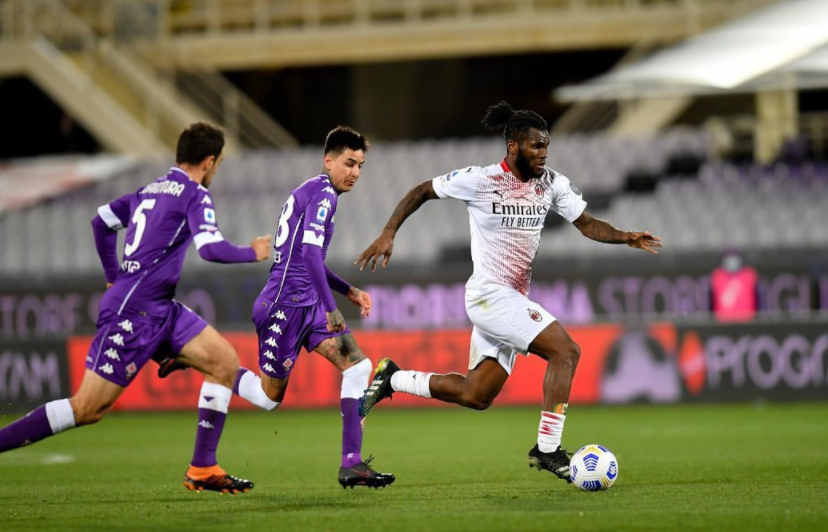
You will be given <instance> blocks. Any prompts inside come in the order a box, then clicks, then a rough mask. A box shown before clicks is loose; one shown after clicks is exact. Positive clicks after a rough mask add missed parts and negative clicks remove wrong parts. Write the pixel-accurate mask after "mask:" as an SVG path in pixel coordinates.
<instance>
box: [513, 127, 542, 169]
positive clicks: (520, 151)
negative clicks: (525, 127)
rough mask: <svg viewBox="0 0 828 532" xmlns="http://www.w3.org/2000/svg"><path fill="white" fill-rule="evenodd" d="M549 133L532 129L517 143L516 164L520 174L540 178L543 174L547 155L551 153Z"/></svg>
mask: <svg viewBox="0 0 828 532" xmlns="http://www.w3.org/2000/svg"><path fill="white" fill-rule="evenodd" d="M548 150H549V135H547V134H546V131H541V130H539V129H535V128H532V129H530V130H529V131H528V132H527V133H526V134H525V135H524V136H523V138H522V139H520V142H519V143H517V153H516V156H515V166H517V169H518V171H519V172H520V175H522V176H524V177H528V178H538V177H541V176H542V175H543V168H544V166H546V156H547V155H548V154H549V151H548Z"/></svg>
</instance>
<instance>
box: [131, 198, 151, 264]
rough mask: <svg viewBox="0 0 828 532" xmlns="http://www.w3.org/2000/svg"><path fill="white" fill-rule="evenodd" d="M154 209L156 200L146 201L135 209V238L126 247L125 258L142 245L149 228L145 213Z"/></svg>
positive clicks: (133, 219)
mask: <svg viewBox="0 0 828 532" xmlns="http://www.w3.org/2000/svg"><path fill="white" fill-rule="evenodd" d="M153 207H155V200H154V199H145V200H144V201H142V202H141V204H140V205H138V208H137V209H135V213H134V214H133V215H132V223H134V224H135V238H133V239H132V243H128V244H126V245H125V246H124V255H125V256H127V257H129V256H130V255H132V254H133V253H135V250H136V249H138V244H140V243H141V238H143V236H144V229H146V228H147V216H146V215H145V214H144V211H149V210H151V209H152V208H153Z"/></svg>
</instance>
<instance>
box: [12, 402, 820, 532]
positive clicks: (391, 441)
mask: <svg viewBox="0 0 828 532" xmlns="http://www.w3.org/2000/svg"><path fill="white" fill-rule="evenodd" d="M538 415H539V414H538V410H537V409H536V408H502V407H501V408H498V407H493V408H492V409H490V410H489V411H486V412H473V411H467V410H463V409H460V408H451V407H450V408H445V409H432V410H395V409H383V408H382V406H380V407H379V408H377V409H376V410H375V411H374V413H373V414H372V415H371V416H370V417H369V418H368V424H367V427H366V434H365V443H364V450H365V451H367V453H373V454H375V455H376V456H377V458H376V461H375V462H374V464H375V466H376V467H377V469H379V470H381V471H390V472H393V473H395V474H396V475H397V482H396V483H395V484H394V485H393V486H391V487H389V488H386V489H384V490H368V489H364V488H356V489H354V490H343V489H342V488H340V487H339V485H338V484H337V482H336V474H337V469H338V466H339V440H340V418H339V413H338V412H337V411H332V410H324V411H299V410H285V411H277V412H263V413H247V412H245V413H241V412H236V413H231V417H230V418H229V419H228V424H227V426H226V428H225V432H224V439H223V441H222V444H221V448H220V449H219V459H220V461H221V463H222V465H223V466H224V467H225V468H226V469H227V470H228V471H229V472H231V473H233V474H235V475H238V476H242V477H246V478H250V479H251V480H253V481H254V482H255V483H256V488H255V489H254V490H253V491H251V492H250V493H248V494H245V495H238V496H230V495H219V494H216V493H191V492H188V491H186V490H185V489H184V488H183V486H182V484H181V480H182V478H183V474H184V471H185V468H186V466H187V462H188V460H189V457H190V452H191V446H192V438H193V434H194V427H195V414H194V413H176V414H131V415H127V414H115V415H112V416H111V417H109V418H108V419H106V420H104V421H103V422H102V423H101V424H99V425H97V426H94V427H87V428H83V429H80V430H74V431H71V432H69V433H66V434H62V435H60V436H58V437H56V438H52V439H50V440H47V441H44V442H41V443H39V444H37V445H35V446H32V447H29V448H26V449H20V450H17V451H13V452H10V453H6V454H3V455H0V530H2V531H3V532H7V531H8V532H10V531H16V530H25V531H32V530H49V531H56V530H78V531H84V532H89V531H97V530H100V531H108V530H115V529H117V530H192V531H201V530H221V531H236V530H277V531H288V530H300V531H317V530H330V531H339V530H348V531H360V532H362V531H370V530H383V531H388V532H400V531H452V532H454V531H467V530H468V531H475V532H479V531H489V530H515V531H533V530H537V531H544V532H548V531H551V530H561V531H563V530H567V531H570V530H652V531H664V530H683V531H686V530H699V531H712V530H745V531H757V530H773V531H788V530H826V529H828V524H826V523H828V423H827V422H826V420H827V419H828V403H824V404H819V403H809V404H770V405H750V404H738V405H704V406H629V407H577V406H575V407H573V408H571V409H570V411H569V415H568V417H567V424H566V432H565V438H564V443H565V445H566V446H567V447H569V449H570V450H571V451H574V450H575V449H577V448H578V447H579V446H580V445H582V444H586V443H601V444H604V445H606V446H607V447H609V448H610V449H611V450H612V451H613V452H615V454H616V456H617V457H618V461H619V478H618V481H617V482H616V483H615V485H614V486H613V487H612V488H611V489H610V490H609V491H606V492H598V493H587V492H581V491H579V490H577V489H575V488H574V487H572V486H570V485H566V484H565V483H564V482H562V481H560V480H557V479H555V478H554V477H553V476H552V475H551V474H549V473H546V472H540V471H537V470H535V469H530V468H529V467H528V465H527V462H526V452H527V451H528V450H529V448H530V447H531V446H532V445H533V444H534V440H535V436H536V430H537V424H538ZM11 420H12V418H11V417H1V418H0V424H3V425H5V424H6V423H8V422H9V421H11ZM367 453H366V454H367Z"/></svg>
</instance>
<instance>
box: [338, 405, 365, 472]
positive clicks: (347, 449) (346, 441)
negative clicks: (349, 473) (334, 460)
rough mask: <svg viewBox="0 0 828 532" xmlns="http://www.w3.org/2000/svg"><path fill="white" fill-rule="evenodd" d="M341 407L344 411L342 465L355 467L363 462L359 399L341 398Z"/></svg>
mask: <svg viewBox="0 0 828 532" xmlns="http://www.w3.org/2000/svg"><path fill="white" fill-rule="evenodd" d="M339 408H340V411H341V412H342V467H354V466H355V465H357V464H358V463H360V462H362V455H361V454H360V451H361V450H362V424H361V423H360V418H359V399H350V398H345V399H340V400H339Z"/></svg>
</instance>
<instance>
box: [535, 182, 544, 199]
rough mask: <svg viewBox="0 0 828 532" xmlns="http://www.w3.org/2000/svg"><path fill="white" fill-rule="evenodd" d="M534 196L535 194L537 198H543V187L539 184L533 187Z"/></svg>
mask: <svg viewBox="0 0 828 532" xmlns="http://www.w3.org/2000/svg"><path fill="white" fill-rule="evenodd" d="M535 194H537V195H538V196H543V185H541V184H540V183H538V184H537V185H535Z"/></svg>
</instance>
